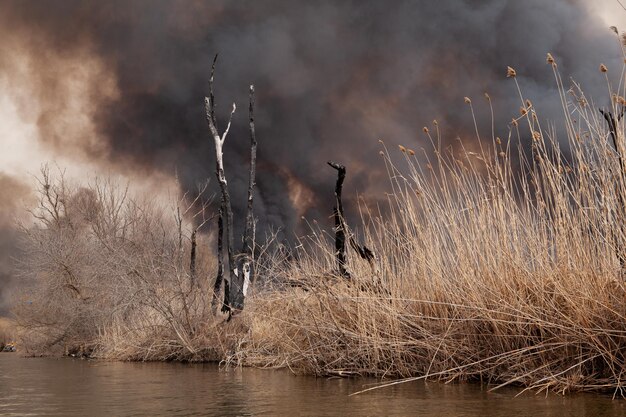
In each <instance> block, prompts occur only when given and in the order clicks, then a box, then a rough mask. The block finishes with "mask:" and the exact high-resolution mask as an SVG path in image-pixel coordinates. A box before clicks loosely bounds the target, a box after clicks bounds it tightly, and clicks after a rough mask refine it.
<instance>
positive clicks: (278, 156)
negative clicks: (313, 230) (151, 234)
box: [0, 0, 621, 231]
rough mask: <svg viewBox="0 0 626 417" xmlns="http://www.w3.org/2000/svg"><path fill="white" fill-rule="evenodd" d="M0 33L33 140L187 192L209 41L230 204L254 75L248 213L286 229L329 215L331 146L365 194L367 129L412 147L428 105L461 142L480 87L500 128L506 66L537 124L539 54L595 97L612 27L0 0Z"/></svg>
mask: <svg viewBox="0 0 626 417" xmlns="http://www.w3.org/2000/svg"><path fill="white" fill-rule="evenodd" d="M0 36H1V39H2V41H0V43H1V45H0V49H2V51H1V52H2V54H0V74H1V75H0V76H2V77H6V78H8V79H10V80H12V82H11V87H9V88H8V90H7V94H11V95H13V96H14V97H15V99H16V101H17V102H19V103H21V111H22V112H23V114H24V115H28V117H30V118H32V119H33V120H34V121H35V123H36V124H37V127H38V130H39V137H40V141H41V143H42V146H46V147H48V148H50V149H55V150H57V151H61V152H63V153H68V154H72V155H76V158H83V159H87V160H91V161H96V162H97V163H101V164H105V165H107V166H111V167H114V169H117V170H121V171H127V172H132V173H134V174H135V175H142V176H149V175H152V174H155V173H160V174H163V173H166V174H168V175H174V173H175V172H176V173H178V175H179V177H180V179H181V180H182V186H183V187H184V188H186V189H193V188H194V185H195V184H196V183H197V182H199V181H202V180H204V179H206V178H210V179H211V180H213V178H214V174H213V169H214V164H215V160H214V155H213V149H212V146H213V144H212V143H211V140H210V138H209V135H208V132H207V126H206V122H205V119H204V109H203V97H204V95H206V94H207V88H208V83H207V80H208V74H209V69H210V64H211V60H212V58H213V55H214V54H216V53H219V56H220V58H219V61H218V67H217V72H216V80H215V87H216V98H217V105H218V119H219V122H220V125H221V126H222V127H223V126H224V125H225V121H226V118H227V115H228V111H229V109H230V104H231V103H232V102H233V101H235V102H236V103H237V104H238V105H239V109H241V110H240V111H238V112H237V113H236V115H235V120H234V126H233V129H232V130H231V134H230V135H229V138H228V139H227V142H226V145H225V146H226V147H225V160H226V171H227V172H226V173H227V176H228V177H229V183H230V186H231V187H232V193H233V197H234V201H235V207H234V209H235V216H236V217H235V218H236V219H237V218H241V212H242V210H243V206H244V200H245V199H244V195H245V190H246V185H247V184H246V181H247V172H246V169H247V159H248V143H249V141H248V132H247V114H246V110H245V109H246V108H247V91H248V85H249V84H250V83H253V84H255V86H256V91H257V106H258V108H257V138H258V141H259V151H258V161H259V165H258V175H257V177H258V198H257V206H256V215H257V217H258V219H259V224H260V226H261V229H263V228H265V227H269V226H272V227H274V228H279V227H280V228H283V229H285V230H287V231H292V230H297V227H298V225H299V224H300V223H301V222H300V216H302V215H303V216H307V217H309V218H311V217H319V218H321V219H324V220H326V216H327V215H328V214H329V211H330V207H331V206H332V190H333V181H334V175H335V173H334V171H333V170H331V169H329V168H328V167H327V166H326V165H325V161H327V160H329V159H333V160H337V161H339V162H342V163H344V164H346V165H347V167H348V180H347V182H346V190H345V195H346V197H349V196H354V195H355V194H356V193H355V191H359V192H361V193H369V194H370V195H372V198H374V199H375V198H378V197H381V196H380V195H377V194H376V193H377V190H379V189H381V188H382V187H383V186H384V183H385V174H384V169H383V165H382V163H381V161H380V159H379V158H380V156H379V154H378V151H379V147H380V144H379V143H378V140H379V139H384V140H385V142H386V143H387V144H388V145H394V146H393V147H394V148H395V145H396V144H400V143H401V144H403V145H405V146H407V147H411V148H415V149H417V150H418V149H419V148H420V147H421V146H426V138H425V136H424V135H423V133H422V127H423V126H426V125H428V126H430V125H431V123H432V120H433V119H437V120H438V121H439V123H440V126H442V127H443V129H444V138H445V139H446V140H447V141H449V142H450V143H452V142H454V140H455V139H456V137H457V136H460V137H461V138H463V140H464V141H466V142H468V143H470V144H471V142H472V141H475V140H476V139H475V134H474V133H473V132H474V128H473V122H472V121H471V114H470V112H469V110H468V108H467V106H466V105H465V104H464V103H463V97H465V96H467V97H470V98H472V99H473V102H474V105H475V107H476V111H477V117H478V128H479V130H481V131H482V133H484V134H485V136H489V137H490V136H491V130H490V129H491V127H490V126H491V120H490V118H489V110H488V107H487V104H486V102H485V101H484V99H482V97H483V95H484V93H485V92H488V93H489V95H490V97H491V99H492V101H493V103H494V106H495V108H496V115H495V118H496V120H495V126H496V129H497V131H496V134H497V135H501V136H503V137H505V136H506V135H507V129H508V126H507V123H508V122H509V121H510V120H511V117H512V116H516V115H517V112H518V109H519V99H518V98H516V90H515V87H514V85H513V84H512V83H511V81H510V80H507V79H506V78H505V72H506V67H507V65H510V66H512V67H514V68H515V69H516V70H517V73H518V80H519V82H520V84H521V85H522V88H523V89H524V92H525V95H526V96H527V97H528V98H530V99H531V100H532V101H533V103H534V104H535V106H536V107H537V108H538V110H539V112H540V115H541V117H543V118H546V119H551V120H559V114H560V112H561V111H562V110H561V109H560V106H559V104H558V102H557V100H558V96H557V94H556V93H555V86H554V82H553V77H552V74H551V68H550V66H549V65H546V63H545V56H546V53H547V52H551V53H552V54H553V56H554V57H555V58H556V60H557V62H558V63H559V68H560V69H561V71H563V72H564V75H565V76H569V75H571V76H573V77H574V78H575V79H576V80H577V81H580V82H581V83H583V85H584V86H585V89H586V91H587V92H588V93H591V94H592V95H594V96H596V97H602V98H604V97H605V96H608V94H607V93H606V83H605V80H604V78H603V76H601V74H599V73H598V71H597V68H598V65H599V63H600V62H604V63H606V64H607V65H608V66H609V71H611V70H614V72H615V73H617V72H618V70H619V68H621V51H620V50H619V47H618V46H617V45H616V42H615V39H614V38H613V37H612V36H611V33H610V32H609V31H608V29H607V28H605V27H604V25H603V24H602V23H601V22H600V21H599V19H598V18H597V17H595V15H593V14H592V13H591V12H590V10H589V9H588V8H587V7H586V6H585V3H584V2H583V1H582V0H581V1H576V0H553V1H549V2H546V1H543V0H528V1H523V2H522V1H514V0H509V1H505V0H461V1H457V0H454V1H453V0H450V1H436V2H435V1H428V0H421V1H420V0H416V1H397V2H381V1H373V0H366V1H362V0H360V1H341V2H337V1H320V2H294V1H271V0H270V1H226V0H223V1H220V0H217V1H211V2H202V1H193V0H189V1H165V0H149V1H148V0H145V1H140V0H135V1H130V2H129V1H121V0H120V1H83V0H80V1H78V0H62V1H46V2H24V1H11V0H5V1H3V2H2V3H1V4H0ZM481 99H482V101H481ZM480 103H483V104H480ZM390 147H391V146H390ZM215 182H216V181H213V183H214V184H213V185H214V186H215V185H216V184H215ZM237 202H240V203H239V204H238V203H237ZM353 203H354V202H350V201H347V202H346V206H347V208H348V209H349V208H350V207H351V206H352V207H353V206H354V204H353ZM237 216H239V217H237Z"/></svg>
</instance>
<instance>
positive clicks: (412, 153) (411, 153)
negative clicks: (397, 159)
mask: <svg viewBox="0 0 626 417" xmlns="http://www.w3.org/2000/svg"><path fill="white" fill-rule="evenodd" d="M407 152H408V153H409V155H411V156H413V155H415V151H414V150H413V149H407Z"/></svg>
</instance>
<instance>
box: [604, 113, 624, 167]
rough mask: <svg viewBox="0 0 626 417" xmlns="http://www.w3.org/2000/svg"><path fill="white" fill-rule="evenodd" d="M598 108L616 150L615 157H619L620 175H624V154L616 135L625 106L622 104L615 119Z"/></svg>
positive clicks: (611, 114)
mask: <svg viewBox="0 0 626 417" xmlns="http://www.w3.org/2000/svg"><path fill="white" fill-rule="evenodd" d="M598 110H599V111H600V113H601V114H602V116H603V117H604V120H605V121H606V124H607V126H608V128H609V133H610V134H611V139H612V140H613V146H614V147H615V152H617V157H618V158H619V165H620V168H621V170H622V175H624V174H626V170H625V169H624V155H623V154H622V148H621V146H620V145H619V140H618V136H617V122H619V121H620V120H621V119H622V116H624V110H626V108H625V107H623V106H622V108H621V111H620V112H619V114H618V115H617V119H616V118H615V116H614V115H613V113H612V112H610V111H604V110H603V109H598Z"/></svg>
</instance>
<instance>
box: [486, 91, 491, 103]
mask: <svg viewBox="0 0 626 417" xmlns="http://www.w3.org/2000/svg"><path fill="white" fill-rule="evenodd" d="M485 99H487V101H491V97H490V96H489V93H487V92H485Z"/></svg>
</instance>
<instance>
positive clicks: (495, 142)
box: [15, 55, 626, 396]
mask: <svg viewBox="0 0 626 417" xmlns="http://www.w3.org/2000/svg"><path fill="white" fill-rule="evenodd" d="M548 65H550V66H551V67H552V69H553V71H554V75H555V79H556V80H557V84H558V86H559V91H560V94H561V98H562V100H563V105H564V120H563V121H562V123H563V125H564V130H565V132H566V135H567V139H566V140H565V139H561V140H560V141H559V140H557V137H556V133H555V131H554V129H542V127H541V124H540V122H539V117H538V116H537V114H536V112H535V108H534V105H533V103H532V102H531V101H530V100H529V99H527V98H526V97H524V96H523V95H522V93H521V89H520V87H519V85H518V84H517V80H516V71H515V70H514V69H512V68H509V70H508V76H509V77H510V78H512V79H513V81H512V82H513V83H515V87H516V88H517V91H519V95H520V97H519V98H520V105H521V108H520V116H519V117H517V118H515V119H513V120H512V122H511V124H510V126H508V127H509V134H508V137H505V138H500V137H497V136H495V134H494V133H492V137H490V138H487V139H482V138H478V140H479V142H480V144H479V145H477V147H478V149H474V150H470V149H466V148H465V147H464V145H463V144H460V145H459V147H458V149H448V150H446V149H441V148H439V147H438V146H437V144H440V143H442V142H443V141H442V138H441V132H440V130H439V125H438V123H437V122H436V121H435V122H433V125H432V126H427V127H424V129H423V132H424V134H425V135H426V136H427V137H428V139H429V140H430V142H431V143H432V144H433V148H432V149H431V150H429V151H424V155H423V156H422V155H419V154H418V153H417V152H415V151H414V150H412V149H410V148H408V147H405V146H402V145H399V146H397V147H396V146H393V147H390V148H388V147H387V145H386V143H385V142H383V141H381V142H380V143H381V151H380V156H381V164H384V165H385V167H386V169H387V172H388V174H389V181H390V190H389V192H388V193H387V194H386V202H385V203H384V207H382V203H381V204H379V205H378V207H377V208H376V210H374V209H372V208H370V207H368V206H367V204H366V203H365V202H362V203H361V205H360V213H361V220H360V221H359V222H356V221H354V220H353V219H344V220H346V222H347V224H348V225H356V226H354V227H353V228H350V227H346V228H345V229H344V230H343V232H345V235H344V236H343V240H344V242H343V243H344V245H345V240H346V239H345V238H346V236H348V241H349V242H350V247H353V248H354V247H358V246H359V245H360V243H361V242H364V243H366V245H367V247H368V248H370V249H371V250H372V253H373V254H374V257H373V258H370V259H368V260H364V259H362V257H361V256H359V254H358V253H357V251H355V250H350V248H348V253H347V258H346V259H345V260H343V259H342V256H340V255H338V254H337V253H335V248H337V247H338V243H340V242H339V240H340V239H339V238H337V240H335V239H334V238H335V233H334V232H329V231H328V230H325V229H324V228H322V227H320V226H319V225H317V224H315V223H314V224H312V225H311V231H310V233H309V235H308V236H303V237H301V238H299V239H298V242H297V245H296V247H295V248H294V249H293V250H292V251H289V250H287V249H286V248H285V247H284V246H282V245H280V244H278V243H277V239H272V238H270V240H269V242H268V243H267V244H265V245H263V246H261V247H258V248H256V249H257V251H256V254H257V257H256V259H255V276H256V280H255V282H253V283H252V285H251V289H250V293H249V294H248V295H247V297H246V300H245V308H244V310H243V312H241V313H240V314H237V315H236V316H234V318H233V319H232V320H230V321H228V320H227V316H226V315H225V314H222V313H220V312H219V309H220V308H219V307H221V300H222V299H223V295H222V293H221V291H223V290H221V289H220V292H218V293H217V294H214V292H213V291H214V280H215V278H214V277H215V275H216V274H215V271H217V270H218V265H217V262H216V260H215V258H214V257H213V256H212V253H211V252H208V253H207V251H205V250H198V252H197V253H196V246H194V245H196V240H195V237H196V234H195V231H196V229H193V226H192V225H191V226H190V225H189V224H186V223H185V221H184V219H183V218H182V217H181V215H180V213H184V212H187V211H189V210H190V209H189V208H187V209H185V207H183V208H182V209H181V207H180V205H178V206H176V205H174V207H175V210H174V213H175V215H172V212H171V210H170V211H168V210H167V209H166V208H165V207H158V206H157V205H156V204H155V203H154V201H152V200H151V199H150V198H149V196H147V197H144V198H143V199H142V198H139V197H134V196H129V194H128V192H127V189H124V188H123V187H119V186H117V187H116V186H115V184H112V183H111V182H108V181H100V182H98V181H95V182H94V184H95V185H84V184H83V185H75V186H73V185H70V184H67V183H66V182H64V180H63V177H62V175H61V177H60V178H58V179H54V178H53V177H52V176H51V175H50V172H49V171H43V172H42V179H41V185H42V187H41V189H40V190H39V193H40V203H41V204H40V205H41V207H42V210H41V213H40V214H39V217H38V219H39V220H40V222H41V225H40V226H38V227H34V228H32V229H28V230H26V231H25V239H24V240H25V242H27V245H26V248H25V250H24V253H28V255H29V257H28V260H27V262H24V264H25V271H26V272H25V275H27V276H30V277H32V280H33V282H34V286H33V287H31V288H29V289H27V290H25V292H24V294H23V295H22V296H21V298H20V299H18V300H17V302H16V307H15V312H16V317H17V318H18V326H19V331H20V333H19V337H20V346H21V349H22V350H23V352H24V353H26V354H30V355H40V354H68V353H69V354H74V355H89V356H92V357H98V358H105V359H115V360H133V361H189V362H199V361H220V362H223V363H226V364H228V365H236V366H239V365H242V366H255V367H264V368H287V369H289V370H291V371H292V372H295V373H301V374H312V375H320V376H375V377H378V378H387V379H397V378H407V379H409V380H410V379H428V380H439V381H481V382H483V383H487V384H489V385H490V386H491V387H494V388H502V387H504V386H507V385H519V386H522V387H525V388H527V389H529V390H532V391H536V392H538V391H557V392H560V393H569V392H578V391H602V392H610V393H613V394H614V395H616V396H619V395H623V389H624V382H623V374H624V370H626V356H625V355H624V351H625V349H624V348H625V347H626V283H625V281H624V276H625V275H626V274H625V271H626V267H625V265H626V261H625V257H626V255H624V254H625V253H626V228H625V227H624V226H623V221H622V220H623V219H624V218H626V205H624V204H623V202H624V201H625V199H626V173H625V171H623V159H624V157H626V155H623V154H622V152H623V144H621V141H623V132H624V126H623V124H624V121H623V119H622V118H620V117H618V118H617V119H616V118H615V116H614V115H619V114H621V113H619V112H620V111H621V110H622V109H623V106H624V105H626V101H625V100H624V99H623V97H622V96H620V95H617V94H615V95H613V96H612V98H611V100H612V101H611V102H612V107H611V109H610V110H608V109H607V111H608V112H609V113H607V112H605V111H603V113H602V114H600V113H598V112H597V110H596V109H594V108H591V107H590V106H589V105H588V102H589V101H588V100H587V99H586V98H585V96H584V94H583V93H582V92H581V91H580V90H578V89H576V88H573V89H570V90H567V91H566V90H565V89H564V87H563V85H562V81H561V78H560V75H559V74H558V71H557V67H556V63H555V61H554V58H553V57H552V56H551V55H548ZM601 72H602V73H603V74H606V68H602V67H601ZM486 98H487V105H488V106H489V107H490V108H491V99H490V98H489V96H487V97H486ZM465 103H466V105H467V106H469V107H470V111H471V112H472V114H473V107H472V106H473V104H472V101H471V99H470V98H466V99H465ZM607 115H608V116H607ZM611 118H613V119H611ZM611 120H612V121H613V122H612V123H610V121H611ZM618 122H619V123H618ZM492 132H493V131H492ZM527 143H528V144H529V147H530V149H525V148H524V146H525V144H527ZM56 201H62V202H64V203H63V204H64V206H63V209H62V210H58V209H57V206H55V205H54V204H56V203H55V202H56ZM178 203H180V202H178ZM330 206H331V204H329V211H330ZM188 207H192V204H191V205H189V206H188ZM169 209H171V206H170V207H169ZM186 210H187V211H186ZM120 213H123V215H120ZM337 234H338V235H339V233H337ZM187 236H193V237H192V238H187ZM202 239H206V240H202ZM353 242H354V245H353ZM209 245H211V246H209ZM207 247H213V242H212V240H211V239H210V238H209V237H208V236H204V237H203V236H198V241H197V248H207ZM192 254H193V255H192ZM189 259H193V262H191V264H192V265H193V267H191V266H190V262H188V260H189ZM233 265H234V264H233ZM227 276H228V275H227ZM218 288H219V286H218Z"/></svg>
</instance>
